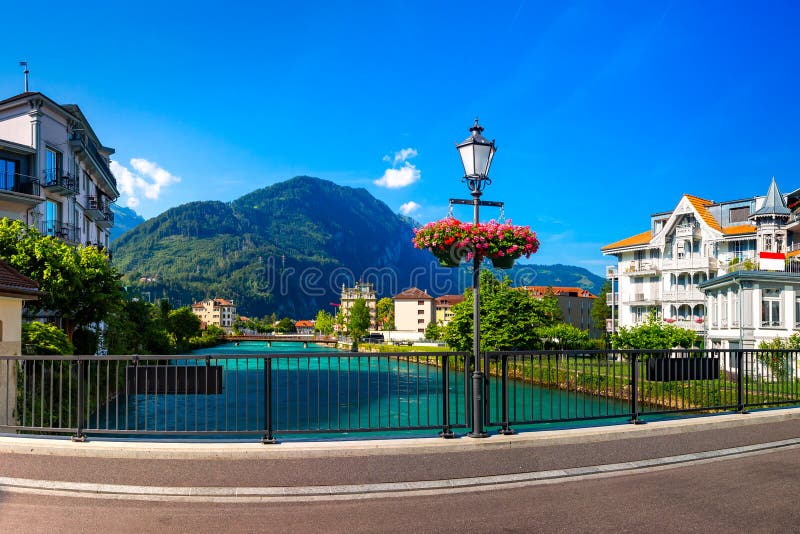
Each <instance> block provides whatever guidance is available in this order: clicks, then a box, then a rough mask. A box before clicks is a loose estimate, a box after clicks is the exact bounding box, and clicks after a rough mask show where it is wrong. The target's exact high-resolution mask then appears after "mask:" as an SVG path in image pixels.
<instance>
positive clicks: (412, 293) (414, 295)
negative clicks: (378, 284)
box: [392, 287, 433, 300]
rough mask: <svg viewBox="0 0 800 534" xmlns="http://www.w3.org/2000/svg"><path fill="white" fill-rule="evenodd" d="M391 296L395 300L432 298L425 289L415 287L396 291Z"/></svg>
mask: <svg viewBox="0 0 800 534" xmlns="http://www.w3.org/2000/svg"><path fill="white" fill-rule="evenodd" d="M392 298H393V299H395V300H420V299H431V300H433V297H432V296H430V295H428V294H427V293H426V292H425V291H423V290H421V289H417V288H416V287H412V288H409V289H406V290H405V291H403V292H401V293H398V294H397V295H395V296H394V297H392Z"/></svg>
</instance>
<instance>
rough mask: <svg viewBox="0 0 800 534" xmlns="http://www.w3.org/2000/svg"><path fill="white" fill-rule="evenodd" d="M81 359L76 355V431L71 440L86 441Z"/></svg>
mask: <svg viewBox="0 0 800 534" xmlns="http://www.w3.org/2000/svg"><path fill="white" fill-rule="evenodd" d="M83 386H84V384H83V360H82V359H81V358H80V356H79V357H78V385H77V392H78V405H77V411H78V420H77V432H76V433H75V435H74V436H72V441H79V442H83V441H86V435H85V434H84V433H83V426H84V422H83Z"/></svg>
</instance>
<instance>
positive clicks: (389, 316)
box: [375, 297, 394, 330]
mask: <svg viewBox="0 0 800 534" xmlns="http://www.w3.org/2000/svg"><path fill="white" fill-rule="evenodd" d="M375 312H376V317H377V321H378V329H379V330H394V301H393V300H392V299H390V298H389V297H384V298H382V299H380V300H379V301H378V302H377V304H376V305H375Z"/></svg>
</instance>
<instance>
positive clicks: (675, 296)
mask: <svg viewBox="0 0 800 534" xmlns="http://www.w3.org/2000/svg"><path fill="white" fill-rule="evenodd" d="M705 297H706V296H705V294H704V293H703V292H702V291H700V290H699V289H696V288H694V287H686V288H677V289H668V290H666V291H664V292H663V293H662V298H663V300H664V302H671V303H681V304H688V303H690V302H705V300H706V299H705Z"/></svg>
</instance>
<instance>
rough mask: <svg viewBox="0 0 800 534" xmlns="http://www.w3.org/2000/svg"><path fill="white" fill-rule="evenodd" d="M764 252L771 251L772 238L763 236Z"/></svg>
mask: <svg viewBox="0 0 800 534" xmlns="http://www.w3.org/2000/svg"><path fill="white" fill-rule="evenodd" d="M764 250H766V251H771V250H772V236H771V235H765V236H764Z"/></svg>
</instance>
